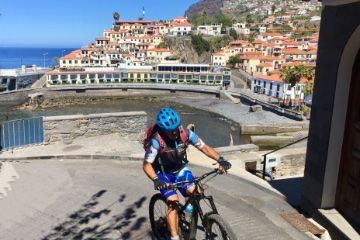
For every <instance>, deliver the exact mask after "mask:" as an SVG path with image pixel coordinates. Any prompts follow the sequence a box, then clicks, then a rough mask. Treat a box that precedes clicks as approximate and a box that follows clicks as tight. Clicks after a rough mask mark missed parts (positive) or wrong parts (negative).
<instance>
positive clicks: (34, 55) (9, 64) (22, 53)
mask: <svg viewBox="0 0 360 240" xmlns="http://www.w3.org/2000/svg"><path fill="white" fill-rule="evenodd" d="M73 50H75V49H74V48H16V47H0V69H9V68H20V67H21V65H33V64H35V65H37V66H39V67H44V65H45V67H54V66H56V65H58V62H57V59H58V58H60V57H61V56H63V55H66V54H68V53H70V52H71V51H73Z"/></svg>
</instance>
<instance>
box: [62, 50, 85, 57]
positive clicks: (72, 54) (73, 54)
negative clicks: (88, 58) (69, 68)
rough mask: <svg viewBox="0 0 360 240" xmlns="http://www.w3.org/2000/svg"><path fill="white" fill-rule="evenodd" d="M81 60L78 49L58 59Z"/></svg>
mask: <svg viewBox="0 0 360 240" xmlns="http://www.w3.org/2000/svg"><path fill="white" fill-rule="evenodd" d="M81 59H82V56H81V50H80V49H78V50H75V51H72V52H71V53H69V54H67V55H65V56H63V57H61V58H60V60H81Z"/></svg>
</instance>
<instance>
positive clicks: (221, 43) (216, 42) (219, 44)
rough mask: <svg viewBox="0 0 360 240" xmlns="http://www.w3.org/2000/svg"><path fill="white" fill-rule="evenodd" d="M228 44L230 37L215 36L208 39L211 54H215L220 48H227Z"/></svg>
mask: <svg viewBox="0 0 360 240" xmlns="http://www.w3.org/2000/svg"><path fill="white" fill-rule="evenodd" d="M229 42H230V37H229V36H227V35H224V36H221V37H220V36H215V37H212V38H210V39H209V43H210V47H211V51H212V52H217V51H219V50H220V49H221V48H223V47H225V46H227V45H228V44H229Z"/></svg>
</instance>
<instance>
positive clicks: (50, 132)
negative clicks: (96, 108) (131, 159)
mask: <svg viewBox="0 0 360 240" xmlns="http://www.w3.org/2000/svg"><path fill="white" fill-rule="evenodd" d="M146 122H147V116H146V113H145V112H119V113H100V114H89V115H67V116H52V117H44V134H45V144H53V143H57V142H63V143H65V144H71V143H72V141H73V140H74V139H76V138H81V137H92V136H100V135H108V134H113V133H118V134H119V135H120V136H123V137H128V138H129V140H131V141H141V140H142V138H143V135H144V129H145V128H146ZM104 146H106V143H104Z"/></svg>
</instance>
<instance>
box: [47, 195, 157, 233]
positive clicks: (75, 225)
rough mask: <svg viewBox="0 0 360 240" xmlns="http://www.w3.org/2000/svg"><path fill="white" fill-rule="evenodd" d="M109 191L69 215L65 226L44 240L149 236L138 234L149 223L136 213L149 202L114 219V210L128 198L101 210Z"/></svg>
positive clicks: (133, 206) (133, 205)
mask: <svg viewBox="0 0 360 240" xmlns="http://www.w3.org/2000/svg"><path fill="white" fill-rule="evenodd" d="M106 192H107V190H101V191H99V192H97V193H96V194H94V195H93V196H92V197H91V198H90V199H89V200H88V201H87V202H85V203H84V204H83V205H82V206H81V207H80V209H78V210H76V211H75V212H73V213H71V214H70V215H68V217H67V218H66V219H65V221H64V222H62V223H60V224H59V225H57V226H56V227H54V228H53V229H52V230H51V232H50V233H49V234H47V235H46V236H45V237H43V238H42V240H54V239H57V240H59V239H73V240H101V239H102V240H105V239H141V238H142V237H140V236H136V235H139V234H142V236H143V237H144V234H145V236H147V237H149V236H150V234H149V233H148V232H146V233H141V231H140V233H139V231H138V230H140V229H141V227H142V226H143V225H144V223H145V222H146V221H147V219H146V218H145V217H137V214H136V211H137V209H139V208H141V207H142V206H143V204H144V202H145V200H146V197H145V196H143V197H141V198H140V199H138V200H137V201H136V202H134V203H133V204H131V205H129V206H128V207H127V208H126V209H125V210H123V212H121V213H119V214H114V215H112V211H111V208H112V207H115V205H116V204H119V203H123V202H124V200H125V199H126V195H125V194H123V195H121V196H120V197H119V198H118V199H117V200H116V201H114V202H112V203H110V204H109V205H108V206H107V207H105V208H102V207H100V210H96V208H97V209H99V201H100V198H101V197H102V196H104V194H105V193H106Z"/></svg>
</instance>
